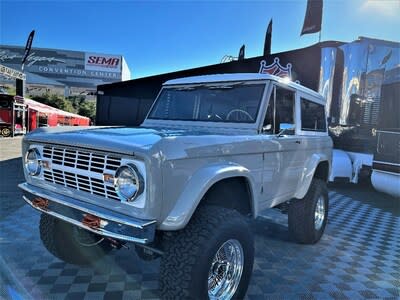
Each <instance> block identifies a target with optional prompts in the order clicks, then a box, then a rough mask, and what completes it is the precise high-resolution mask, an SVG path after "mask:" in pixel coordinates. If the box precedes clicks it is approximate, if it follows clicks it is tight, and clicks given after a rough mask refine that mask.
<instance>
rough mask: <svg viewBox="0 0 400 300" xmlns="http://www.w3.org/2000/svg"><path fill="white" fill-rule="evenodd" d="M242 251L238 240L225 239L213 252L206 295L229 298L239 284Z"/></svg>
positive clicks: (212, 297) (241, 268) (242, 260)
mask: <svg viewBox="0 0 400 300" xmlns="http://www.w3.org/2000/svg"><path fill="white" fill-rule="evenodd" d="M243 265H244V252H243V248H242V245H241V244H240V243H239V241H238V240H233V239H231V240H228V241H226V242H225V243H224V244H223V245H222V246H221V247H220V248H219V249H218V251H217V253H216V254H215V256H214V258H213V261H212V263H211V268H210V270H209V272H208V297H209V298H210V299H231V298H232V297H233V295H234V294H235V292H236V289H237V288H238V286H239V283H240V279H241V277H242V272H243Z"/></svg>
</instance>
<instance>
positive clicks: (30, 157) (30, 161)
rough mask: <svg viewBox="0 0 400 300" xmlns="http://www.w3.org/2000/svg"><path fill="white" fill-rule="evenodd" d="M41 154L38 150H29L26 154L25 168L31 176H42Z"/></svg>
mask: <svg viewBox="0 0 400 300" xmlns="http://www.w3.org/2000/svg"><path fill="white" fill-rule="evenodd" d="M40 159H41V157H40V153H39V150H38V149H36V148H32V149H29V150H28V152H27V154H26V159H25V167H26V170H27V171H28V173H29V175H31V176H36V175H39V174H40V171H41V169H42V167H41V165H40Z"/></svg>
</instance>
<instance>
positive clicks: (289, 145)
mask: <svg viewBox="0 0 400 300" xmlns="http://www.w3.org/2000/svg"><path fill="white" fill-rule="evenodd" d="M22 147H23V163H24V172H25V177H26V182H25V183H22V184H20V188H21V189H22V190H23V192H24V196H23V197H24V200H25V201H26V202H27V203H29V204H30V205H31V206H32V207H34V208H35V209H37V210H39V211H40V212H41V213H42V214H41V219H40V226H39V227H40V236H41V239H42V241H43V244H44V246H45V247H46V248H47V249H48V250H49V251H50V252H51V253H52V254H53V255H55V256H56V257H58V258H60V259H61V260H63V261H66V262H68V263H74V264H85V263H90V262H93V261H94V260H96V259H99V258H100V257H102V256H103V255H104V254H105V253H108V252H109V251H111V250H112V249H118V248H120V247H126V246H127V245H128V244H131V245H134V246H135V249H136V251H137V253H138V254H139V256H140V257H141V258H144V259H152V258H157V257H161V265H160V294H161V296H162V297H164V298H168V299H171V298H174V299H187V298H196V299H197V298H198V299H207V298H210V299H236V298H237V299H242V298H243V297H244V295H245V293H246V290H247V287H248V284H249V280H250V277H251V273H252V268H253V260H254V245H253V235H252V231H251V230H250V228H249V225H248V222H247V219H249V218H256V217H257V216H259V214H260V212H261V211H263V210H265V209H267V208H278V209H280V210H281V211H283V212H286V213H288V223H289V226H288V227H289V233H290V234H291V236H292V237H293V239H294V240H296V241H298V242H300V243H307V244H312V243H316V242H317V241H318V240H319V239H320V238H321V236H322V234H323V232H324V229H325V225H326V222H327V217H328V193H327V189H326V181H327V178H328V175H329V171H330V165H331V154H332V141H331V139H330V138H329V136H328V133H327V121H326V117H325V109H324V99H323V98H322V96H321V95H319V94H318V93H316V92H314V91H312V90H310V89H307V88H305V87H302V86H300V85H298V84H295V83H292V82H288V81H287V80H285V79H282V78H279V77H275V76H271V75H263V74H224V75H209V76H197V77H190V78H183V79H175V80H170V81H168V82H166V83H165V84H164V85H163V87H162V89H161V92H160V93H159V95H158V97H157V99H156V101H155V102H154V104H153V106H152V108H151V109H150V112H149V114H148V116H147V118H146V120H145V121H144V122H143V124H142V125H141V126H140V127H138V128H128V127H87V128H83V129H82V128H77V127H64V128H60V127H59V128H41V129H38V130H36V131H34V132H32V133H30V134H28V135H26V137H25V138H24V140H23V146H22Z"/></svg>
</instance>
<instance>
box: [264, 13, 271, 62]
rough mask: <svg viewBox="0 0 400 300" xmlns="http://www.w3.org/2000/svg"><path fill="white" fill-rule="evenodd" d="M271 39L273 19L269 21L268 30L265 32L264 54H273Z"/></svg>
mask: <svg viewBox="0 0 400 300" xmlns="http://www.w3.org/2000/svg"><path fill="white" fill-rule="evenodd" d="M271 40H272V19H271V20H270V21H269V24H268V28H267V32H266V33H265V40H264V56H268V55H270V54H271Z"/></svg>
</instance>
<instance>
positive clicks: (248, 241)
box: [190, 222, 254, 299]
mask: <svg viewBox="0 0 400 300" xmlns="http://www.w3.org/2000/svg"><path fill="white" fill-rule="evenodd" d="M245 225H246V226H242V225H240V224H238V223H236V222H226V223H225V224H223V225H222V226H221V227H219V228H216V232H215V234H214V235H213V236H211V237H210V240H209V242H208V243H207V245H204V248H202V249H200V253H199V256H198V259H197V263H196V266H195V267H194V268H193V270H192V272H193V275H192V276H193V277H192V278H193V280H192V284H191V288H190V289H191V291H192V293H193V296H195V297H196V298H198V299H208V293H207V291H208V272H209V270H210V268H211V263H212V261H213V258H214V256H215V254H216V253H217V251H218V250H219V248H220V247H221V246H222V245H223V244H224V243H225V242H227V241H228V240H231V239H234V240H237V241H238V242H239V243H240V245H241V246H242V249H243V255H244V264H243V271H242V275H241V278H240V283H239V285H238V287H237V290H236V292H235V295H234V297H233V299H243V297H244V296H245V293H246V291H247V287H248V283H249V280H250V277H251V273H252V270H253V260H254V246H253V245H254V242H253V237H252V235H251V234H249V231H248V227H247V224H245Z"/></svg>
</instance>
